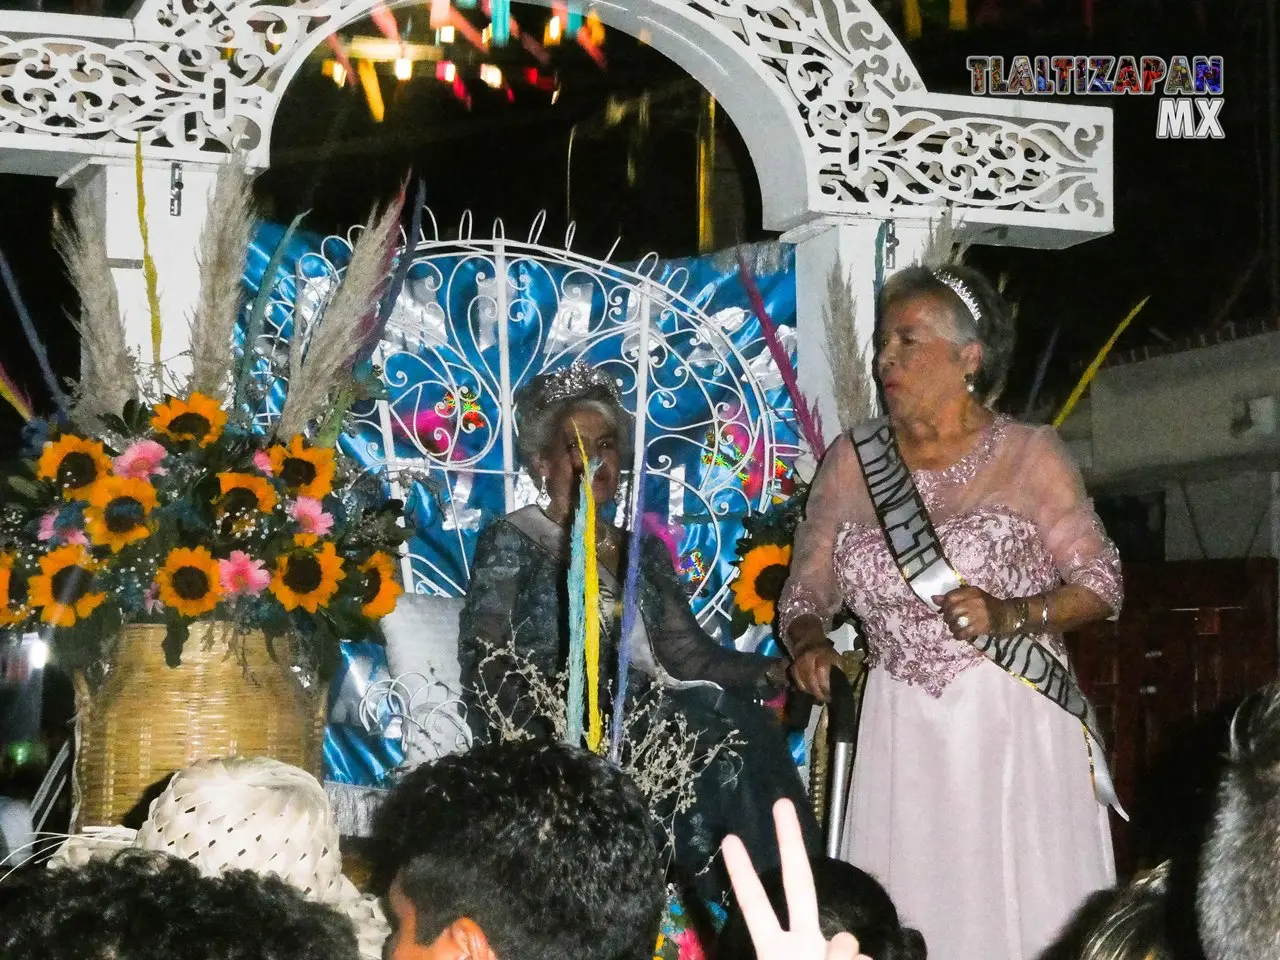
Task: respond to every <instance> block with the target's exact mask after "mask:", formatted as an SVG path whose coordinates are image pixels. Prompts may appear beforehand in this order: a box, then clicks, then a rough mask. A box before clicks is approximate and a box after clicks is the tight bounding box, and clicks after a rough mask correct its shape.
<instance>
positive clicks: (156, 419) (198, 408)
mask: <svg viewBox="0 0 1280 960" xmlns="http://www.w3.org/2000/svg"><path fill="white" fill-rule="evenodd" d="M226 425H227V414H226V411H225V410H223V409H222V407H221V406H219V405H218V401H217V400H215V399H213V397H206V396H205V395H204V394H203V393H193V394H191V396H190V397H189V398H188V399H186V400H179V399H178V398H177V397H169V398H168V399H167V400H165V402H164V403H162V404H160V406H158V407H156V412H155V416H153V417H152V418H151V426H153V427H154V428H155V429H156V431H157V432H159V433H162V434H164V435H165V436H166V437H168V438H169V439H170V440H194V441H196V442H197V443H199V444H200V446H202V447H207V446H208V445H209V444H211V443H213V441H215V440H217V439H218V437H220V436H222V428H223V427H225V426H226Z"/></svg>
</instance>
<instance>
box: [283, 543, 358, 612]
mask: <svg viewBox="0 0 1280 960" xmlns="http://www.w3.org/2000/svg"><path fill="white" fill-rule="evenodd" d="M345 577H346V574H345V573H343V572H342V558H341V557H339V556H338V553H337V551H336V550H334V548H333V544H332V543H330V542H329V541H327V540H326V541H325V542H324V544H323V545H321V547H320V548H319V549H318V550H317V549H316V537H315V535H314V534H306V533H299V534H297V535H296V536H294V538H293V549H292V550H290V551H289V552H288V553H285V554H283V555H281V556H280V557H279V558H278V559H277V560H276V572H275V575H274V576H273V577H272V578H271V592H272V593H274V594H275V595H276V599H277V600H279V601H280V603H281V604H283V605H284V608H285V609H286V610H296V609H297V608H298V607H302V609H304V610H306V611H307V613H315V612H316V608H317V607H322V606H324V605H325V604H327V603H328V602H329V601H330V600H331V599H333V595H334V594H335V593H337V592H338V581H339V580H342V579H344V578H345Z"/></svg>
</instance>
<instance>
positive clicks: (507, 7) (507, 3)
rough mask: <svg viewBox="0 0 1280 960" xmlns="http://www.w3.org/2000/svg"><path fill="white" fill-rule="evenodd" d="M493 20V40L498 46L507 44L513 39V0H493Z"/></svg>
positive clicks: (490, 25)
mask: <svg viewBox="0 0 1280 960" xmlns="http://www.w3.org/2000/svg"><path fill="white" fill-rule="evenodd" d="M491 11H492V12H491V14H490V18H491V22H490V24H489V28H490V29H491V30H492V31H493V42H494V43H495V44H496V45H497V46H500V47H501V46H505V45H506V43H507V41H508V40H510V39H511V0H491Z"/></svg>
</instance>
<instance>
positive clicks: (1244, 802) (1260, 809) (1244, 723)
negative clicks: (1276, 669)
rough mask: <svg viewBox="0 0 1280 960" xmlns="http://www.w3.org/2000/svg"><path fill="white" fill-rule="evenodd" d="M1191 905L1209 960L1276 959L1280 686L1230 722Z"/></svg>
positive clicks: (1279, 941) (1254, 698)
mask: <svg viewBox="0 0 1280 960" xmlns="http://www.w3.org/2000/svg"><path fill="white" fill-rule="evenodd" d="M1196 899H1197V904H1196V913H1197V919H1198V921H1199V927H1200V940H1201V944H1202V946H1203V948H1204V953H1205V956H1206V957H1207V958H1208V960H1227V958H1241V960H1242V958H1245V957H1276V956H1280V684H1274V683H1273V684H1271V685H1270V686H1267V687H1264V688H1263V689H1262V690H1259V691H1258V692H1256V693H1254V694H1253V695H1251V696H1250V697H1249V698H1248V699H1246V700H1245V702H1244V703H1243V704H1241V706H1240V708H1239V709H1238V710H1237V711H1236V713H1235V716H1234V717H1233V718H1232V720H1231V728H1230V749H1229V753H1228V757H1227V766H1226V772H1225V773H1224V775H1223V778H1222V783H1221V785H1220V787H1219V791H1218V808H1217V811H1216V812H1215V814H1214V820H1213V825H1212V827H1211V828H1210V832H1209V839H1208V841H1207V842H1206V843H1205V846H1204V851H1203V853H1202V855H1201V861H1200V880H1199V889H1198V891H1197V898H1196Z"/></svg>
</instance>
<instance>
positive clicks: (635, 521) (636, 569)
mask: <svg viewBox="0 0 1280 960" xmlns="http://www.w3.org/2000/svg"><path fill="white" fill-rule="evenodd" d="M646 468H647V464H645V463H644V462H643V460H642V461H641V464H640V476H639V477H637V478H636V503H635V508H634V510H633V511H632V514H631V534H630V539H629V542H628V545H627V577H626V581H625V583H624V584H623V588H622V598H623V600H622V634H621V636H620V637H619V639H618V678H617V680H616V681H614V684H615V689H614V694H613V731H612V735H611V737H610V741H611V742H610V744H609V759H610V760H612V761H613V762H614V763H619V762H620V761H621V759H622V735H623V708H624V707H625V705H626V700H627V675H628V673H629V668H630V666H631V633H632V631H633V630H634V629H635V623H636V617H637V616H638V615H639V612H640V611H639V606H640V598H639V595H638V593H637V588H638V587H639V585H640V551H641V549H642V547H643V544H644V523H643V521H642V520H641V518H642V517H643V516H644V482H645V478H646V477H648V475H649V471H648V470H647V469H646Z"/></svg>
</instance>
